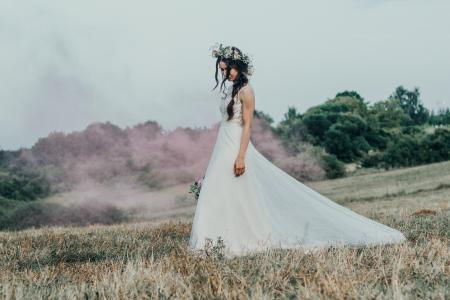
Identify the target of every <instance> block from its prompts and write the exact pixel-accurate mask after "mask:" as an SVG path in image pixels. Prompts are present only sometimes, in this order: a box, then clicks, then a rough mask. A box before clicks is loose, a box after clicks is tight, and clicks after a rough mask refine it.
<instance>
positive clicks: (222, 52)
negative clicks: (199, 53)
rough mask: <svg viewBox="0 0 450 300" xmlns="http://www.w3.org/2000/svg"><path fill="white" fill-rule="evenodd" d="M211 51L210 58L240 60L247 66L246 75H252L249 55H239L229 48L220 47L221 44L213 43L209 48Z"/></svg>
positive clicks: (252, 68)
mask: <svg viewBox="0 0 450 300" xmlns="http://www.w3.org/2000/svg"><path fill="white" fill-rule="evenodd" d="M209 49H210V50H211V56H212V57H215V58H217V57H223V58H226V59H233V60H240V61H242V62H243V63H244V64H246V65H247V75H252V74H253V72H254V70H255V68H254V66H253V62H252V58H251V55H248V54H245V53H239V51H237V50H235V49H231V46H226V47H224V46H222V44H219V43H215V44H214V45H213V46H211V47H210V48H209Z"/></svg>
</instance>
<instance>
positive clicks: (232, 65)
mask: <svg viewBox="0 0 450 300" xmlns="http://www.w3.org/2000/svg"><path fill="white" fill-rule="evenodd" d="M231 50H233V51H237V52H239V54H242V52H241V50H239V49H238V48H236V47H231ZM221 61H223V62H224V63H226V65H227V69H226V73H225V78H224V79H223V80H222V83H221V85H220V91H222V92H223V87H224V85H225V81H226V80H227V79H228V76H229V74H230V70H231V69H235V70H236V71H238V75H237V78H236V80H235V81H234V83H233V91H232V92H231V101H230V103H228V105H227V113H228V120H227V121H229V120H231V118H233V115H234V111H233V106H234V97H235V96H236V94H237V93H238V91H239V90H240V89H241V88H242V87H243V86H244V85H246V84H247V83H248V78H247V75H245V74H244V73H248V65H247V64H246V63H244V62H243V61H242V60H235V59H232V58H225V57H222V56H219V57H217V60H216V74H215V79H216V86H215V87H214V88H213V90H214V89H215V88H216V87H217V85H218V84H219V80H218V78H217V73H218V71H219V70H218V69H219V63H220V62H221ZM238 100H239V99H238Z"/></svg>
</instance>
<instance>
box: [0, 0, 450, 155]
mask: <svg viewBox="0 0 450 300" xmlns="http://www.w3.org/2000/svg"><path fill="white" fill-rule="evenodd" d="M449 31H450V1H448V0H427V1H426V0H421V1H419V0H409V1H406V0H405V1H401V0H397V1H394V0H392V1H388V0H384V1H383V0H341V1H335V0H334V1H332V0H328V1H325V0H314V1H312V0H311V1H299V0H297V1H261V0H260V1H234V0H228V1H212V0H209V1H206V0H204V1H182V0H171V1H137V0H136V1H113V0H109V1H106V0H89V1H87V0H79V1H57V0H54V1H50V0H45V1H44V0H42V1H36V0H26V1H25V0H0V82H1V83H0V128H1V129H0V149H4V150H15V149H18V148H20V147H30V146H32V145H33V144H34V143H35V142H36V141H37V140H38V138H39V137H45V136H47V135H48V134H49V133H50V132H51V131H64V132H66V133H68V132H72V131H78V130H83V129H84V128H86V126H87V125H89V124H90V123H92V122H96V121H101V122H106V121H110V122H112V123H114V124H116V125H118V126H120V127H122V128H125V127H126V126H133V125H135V124H137V123H141V122H145V121H148V120H155V121H158V122H159V123H160V124H161V125H162V126H163V127H164V128H165V129H173V128H175V127H177V126H210V125H212V124H213V123H215V122H217V121H218V120H219V118H220V114H219V108H218V96H217V92H215V91H211V89H212V87H213V86H214V84H215V82H214V80H213V76H214V60H213V58H211V56H210V51H209V48H210V46H211V45H212V44H214V43H215V42H222V43H224V44H232V45H235V46H237V47H239V48H241V50H243V51H244V52H247V53H250V54H252V55H253V57H254V65H255V74H254V76H253V77H252V78H251V83H252V85H253V87H254V89H255V96H256V109H259V110H262V111H264V112H265V113H268V114H269V115H271V116H272V117H273V118H274V119H275V122H279V121H280V120H281V119H282V118H283V114H284V113H285V112H286V111H287V109H288V106H295V107H297V108H298V110H299V111H300V112H304V111H305V110H307V109H308V108H309V107H311V106H314V105H318V104H320V103H323V102H324V101H326V100H327V99H328V98H332V97H334V96H335V95H336V93H338V92H340V91H343V90H356V91H357V92H358V93H360V94H361V95H362V96H363V97H364V98H365V99H366V100H368V101H370V102H371V103H373V102H375V101H379V100H383V99H386V98H387V97H388V96H389V95H390V94H391V93H392V92H393V91H394V89H395V88H396V87H397V86H398V85H404V86H405V87H406V88H408V89H412V88H413V87H414V86H418V87H419V88H420V90H421V92H422V100H423V102H424V104H425V106H426V107H428V108H431V109H435V108H438V107H450V81H449V79H450V55H449V53H450V38H449Z"/></svg>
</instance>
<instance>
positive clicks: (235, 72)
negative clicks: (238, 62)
mask: <svg viewBox="0 0 450 300" xmlns="http://www.w3.org/2000/svg"><path fill="white" fill-rule="evenodd" d="M238 74H239V71H238V70H236V69H235V68H231V69H230V75H228V79H229V80H231V81H235V80H236V78H237V76H238Z"/></svg>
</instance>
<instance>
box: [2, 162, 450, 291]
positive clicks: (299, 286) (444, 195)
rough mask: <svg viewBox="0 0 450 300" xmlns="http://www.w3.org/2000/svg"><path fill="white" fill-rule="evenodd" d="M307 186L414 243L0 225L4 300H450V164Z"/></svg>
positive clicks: (142, 227)
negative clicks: (230, 241)
mask: <svg viewBox="0 0 450 300" xmlns="http://www.w3.org/2000/svg"><path fill="white" fill-rule="evenodd" d="M308 185H309V186H311V187H312V188H314V189H316V190H317V191H319V192H321V193H322V194H324V195H326V196H328V197H330V198H331V199H334V200H335V201H337V202H338V203H340V204H343V205H345V206H347V207H350V208H351V209H353V210H355V211H357V212H358V213H361V214H363V215H366V216H368V217H370V218H373V219H375V220H377V221H379V222H382V223H384V224H387V225H389V226H392V227H394V228H397V229H399V230H400V231H402V232H403V233H405V235H406V237H407V242H405V243H403V244H398V245H390V246H374V247H361V248H356V247H353V248H351V247H343V248H330V249H324V250H320V251H318V252H312V253H306V252H303V251H302V250H274V251H270V252H269V251H268V252H263V253H258V254H254V255H251V256H245V257H238V258H232V259H228V258H226V257H224V256H223V253H222V249H221V247H220V246H212V247H209V248H207V249H205V253H204V255H201V256H198V255H192V254H191V253H189V252H188V250H187V248H186V246H187V242H188V239H189V233H190V229H191V223H190V222H189V221H186V220H189V218H186V214H184V215H183V216H184V217H183V218H180V219H179V220H182V221H177V220H176V214H173V218H172V219H170V220H166V221H163V222H161V223H157V224H155V223H149V222H137V223H132V224H120V225H114V226H100V225H92V226H89V227H84V228H78V227H66V228H62V227H49V228H40V229H28V230H22V231H18V232H12V231H11V232H0V270H1V272H0V298H1V299H147V298H153V299H154V298H158V299H168V298H171V299H228V298H232V299H248V298H252V299H273V298H281V299H285V298H294V299H296V298H300V299H450V162H444V163H436V164H430V165H426V166H420V167H414V168H406V169H401V170H393V171H388V172H378V173H370V174H365V175H359V176H352V177H348V178H342V179H336V180H327V181H322V182H314V183H308ZM189 211H190V212H191V213H192V210H189ZM182 214H183V213H182V212H180V216H181V215H182Z"/></svg>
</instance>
